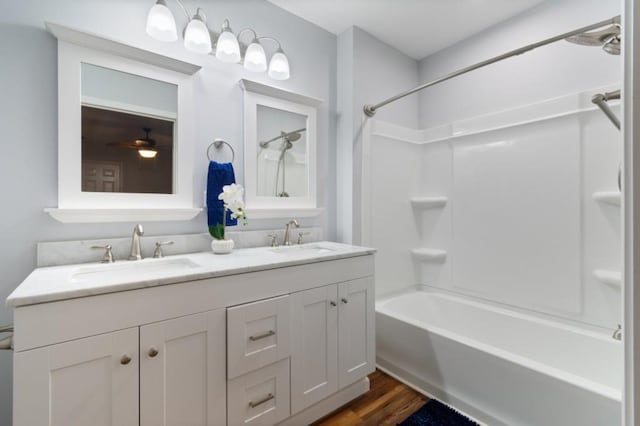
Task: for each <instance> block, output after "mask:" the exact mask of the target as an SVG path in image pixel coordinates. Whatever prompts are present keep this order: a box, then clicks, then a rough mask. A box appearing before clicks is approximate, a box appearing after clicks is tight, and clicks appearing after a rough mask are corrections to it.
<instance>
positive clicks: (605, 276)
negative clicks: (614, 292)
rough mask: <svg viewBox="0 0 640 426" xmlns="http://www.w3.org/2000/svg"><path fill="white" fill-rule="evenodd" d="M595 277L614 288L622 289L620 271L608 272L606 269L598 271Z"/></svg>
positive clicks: (594, 273)
mask: <svg viewBox="0 0 640 426" xmlns="http://www.w3.org/2000/svg"><path fill="white" fill-rule="evenodd" d="M593 276H594V277H595V278H596V279H597V280H598V281H600V282H601V283H604V284H607V285H610V286H612V287H617V288H620V287H622V273H620V272H618V271H608V270H606V269H596V270H595V271H593Z"/></svg>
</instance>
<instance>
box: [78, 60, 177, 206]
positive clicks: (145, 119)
mask: <svg viewBox="0 0 640 426" xmlns="http://www.w3.org/2000/svg"><path fill="white" fill-rule="evenodd" d="M81 73H82V78H81V80H82V109H81V111H82V120H81V121H82V157H81V158H82V191H83V192H123V193H157V194H172V193H174V146H175V140H174V139H175V137H174V135H175V126H176V117H177V86H175V85H173V84H170V83H166V82H162V81H157V80H153V79H149V78H145V77H141V76H138V75H133V74H127V73H124V72H120V71H115V70H112V69H108V68H103V67H99V66H95V65H91V64H86V63H83V64H82V67H81Z"/></svg>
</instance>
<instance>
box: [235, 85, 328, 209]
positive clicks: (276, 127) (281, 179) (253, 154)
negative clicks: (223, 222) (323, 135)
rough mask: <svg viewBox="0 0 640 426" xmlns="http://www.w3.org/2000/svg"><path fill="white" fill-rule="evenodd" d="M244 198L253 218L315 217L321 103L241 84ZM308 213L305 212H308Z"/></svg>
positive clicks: (276, 90)
mask: <svg viewBox="0 0 640 426" xmlns="http://www.w3.org/2000/svg"><path fill="white" fill-rule="evenodd" d="M241 87H242V88H243V89H244V136H245V140H244V147H245V190H246V192H245V195H246V204H247V210H249V211H251V212H252V216H254V217H255V216H256V214H257V215H259V216H264V217H279V216H283V217H286V216H289V215H291V214H293V213H292V209H293V210H296V212H295V214H296V215H297V216H305V215H309V216H312V215H315V214H317V212H318V209H317V200H316V162H317V158H316V131H317V130H316V119H317V118H316V115H317V105H318V104H319V103H320V101H319V100H318V99H315V98H309V97H306V96H302V95H298V94H295V93H291V92H287V91H284V90H281V89H277V88H273V87H271V86H265V85H262V84H260V83H256V82H252V81H248V80H242V81H241ZM305 213H306V214H305Z"/></svg>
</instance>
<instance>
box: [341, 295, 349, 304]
mask: <svg viewBox="0 0 640 426" xmlns="http://www.w3.org/2000/svg"><path fill="white" fill-rule="evenodd" d="M341 301H342V303H344V304H345V305H346V304H347V303H349V301H348V300H347V299H345V298H344V297H343V298H342V299H341Z"/></svg>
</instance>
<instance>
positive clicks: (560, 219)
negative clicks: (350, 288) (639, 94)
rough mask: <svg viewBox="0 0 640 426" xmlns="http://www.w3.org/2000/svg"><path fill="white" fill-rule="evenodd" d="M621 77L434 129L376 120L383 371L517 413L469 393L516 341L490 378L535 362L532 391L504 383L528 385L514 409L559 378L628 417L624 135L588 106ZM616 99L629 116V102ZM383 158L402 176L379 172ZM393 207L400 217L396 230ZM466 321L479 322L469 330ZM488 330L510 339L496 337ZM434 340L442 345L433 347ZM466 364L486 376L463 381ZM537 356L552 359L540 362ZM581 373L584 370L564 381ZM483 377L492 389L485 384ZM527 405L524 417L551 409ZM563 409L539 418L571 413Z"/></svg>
mask: <svg viewBox="0 0 640 426" xmlns="http://www.w3.org/2000/svg"><path fill="white" fill-rule="evenodd" d="M617 87H619V86H615V85H611V86H607V87H594V88H592V89H589V90H585V91H583V92H579V93H573V94H568V95H564V96H560V97H557V98H551V99H547V100H545V101H542V102H537V103H534V104H529V105H523V106H520V107H516V108H512V109H509V110H504V111H500V112H496V113H493V114H488V115H483V116H479V117H475V118H471V119H466V120H459V121H455V122H451V123H449V124H446V125H443V126H438V127H432V128H428V129H425V130H414V129H409V128H405V127H400V126H397V125H394V124H391V123H386V122H383V121H379V120H375V119H370V120H368V121H367V122H366V125H365V134H364V136H363V150H364V156H363V157H364V158H365V161H364V162H363V182H364V183H365V186H364V187H363V191H362V194H363V198H362V205H363V211H364V212H366V213H364V214H363V215H362V235H363V244H365V245H371V246H375V247H380V251H379V255H378V258H377V260H376V271H377V284H376V286H377V287H376V291H377V297H378V298H379V303H378V308H377V309H378V315H377V318H378V321H379V324H380V325H381V326H380V327H379V329H378V334H377V339H378V364H379V365H380V366H381V367H383V368H384V369H386V370H387V371H389V372H391V373H394V374H396V375H397V376H398V377H401V378H403V379H405V380H407V381H409V382H411V383H413V384H414V385H416V386H417V387H419V388H421V389H422V390H423V391H426V392H427V393H430V394H435V396H437V397H440V398H442V399H444V400H445V401H447V400H448V401H450V402H452V403H454V406H457V407H458V408H461V409H467V410H468V412H469V414H471V415H474V416H475V417H477V418H478V419H480V420H483V419H484V421H489V422H491V423H492V424H493V423H504V424H509V422H510V421H513V419H514V417H510V416H513V415H514V413H505V412H503V411H501V407H500V404H501V403H500V401H498V400H494V401H493V402H494V403H495V404H494V405H493V406H492V405H490V404H488V403H486V401H483V400H482V398H481V394H480V393H475V394H474V393H473V389H476V387H477V386H476V385H477V384H478V380H477V377H474V375H475V374H482V373H481V370H482V371H485V370H486V368H488V367H487V366H486V365H484V364H482V362H481V361H483V360H487V357H488V356H489V355H495V354H496V348H497V349H500V348H501V347H502V349H505V348H509V346H510V345H511V346H513V348H512V349H513V351H514V353H512V354H510V355H509V356H498V357H497V358H495V357H494V358H491V361H488V362H489V363H490V364H491V367H492V368H493V370H491V371H492V372H493V373H492V374H494V377H505V375H506V374H511V373H509V372H511V371H512V369H513V368H514V363H515V364H520V367H522V368H525V370H526V374H525V375H524V376H523V379H522V380H523V381H522V387H523V388H525V389H527V390H528V391H529V393H527V392H524V393H518V392H511V393H509V394H510V396H511V397H512V398H515V399H517V398H518V397H519V396H518V395H520V398H521V399H520V400H519V402H517V404H525V403H526V402H527V400H528V399H530V398H531V395H533V394H536V393H545V392H546V390H548V389H560V390H561V392H560V393H563V392H569V394H568V396H567V398H571V399H572V401H574V403H575V404H577V405H580V404H584V405H585V406H586V405H590V406H592V407H599V408H598V412H601V413H608V414H607V415H612V413H613V414H616V413H617V415H618V416H619V408H620V389H621V377H622V376H621V374H622V373H621V372H622V362H621V360H622V345H621V344H620V342H619V341H617V340H614V339H613V338H612V337H611V336H612V333H613V331H614V330H615V329H616V328H617V325H618V324H619V323H620V318H621V294H620V291H621V289H620V285H621V278H620V276H621V275H620V271H621V267H622V265H621V263H622V261H621V239H620V236H621V230H620V223H621V220H620V219H621V212H620V204H621V196H620V191H619V188H618V183H617V176H618V166H619V163H620V161H621V155H622V144H621V137H620V133H619V132H618V130H617V129H616V128H615V127H614V126H612V125H611V123H610V122H608V120H607V118H606V117H605V116H604V115H603V114H602V113H601V111H599V110H598V109H597V107H596V106H595V105H594V104H593V103H591V96H592V95H593V94H594V93H599V92H603V91H611V90H614V89H616V88H617ZM611 106H612V109H613V111H614V112H615V113H617V114H619V106H618V105H617V104H616V103H612V104H611ZM389 169H393V170H394V174H395V179H394V180H391V179H389V178H388V176H387V175H385V174H382V173H378V171H379V170H389ZM397 181H401V182H405V183H406V184H405V185H402V186H398V185H397V184H396V182H397ZM389 217H393V222H394V224H395V226H393V227H389V224H388V218H389ZM415 292H418V293H417V294H416V293H415ZM425 292H426V293H425ZM407 294H409V296H407ZM424 294H428V295H429V297H428V298H425V296H423V295H424ZM389 298H390V299H391V300H394V298H396V299H403V300H405V301H406V300H407V299H414V300H415V301H424V302H425V304H424V305H421V306H422V307H421V308H416V306H414V308H415V309H409V308H408V307H407V306H406V302H388V303H387V302H382V301H383V300H387V299H389ZM456 300H457V301H459V302H460V303H452V301H456ZM445 302H446V303H445ZM413 305H415V303H413ZM471 305H473V309H468V308H469V306H471ZM390 306H394V308H391V307H390ZM405 308H406V309H405ZM445 308H446V309H445ZM422 311H424V312H422ZM496 311H499V312H501V313H505V312H506V313H507V314H506V315H503V316H502V317H499V316H496V315H495V313H496ZM438 312H439V313H440V314H441V315H440V314H438ZM469 312H472V313H475V314H477V315H467V313H469ZM424 315H427V316H429V315H430V317H429V318H431V320H434V319H437V320H438V324H437V325H436V326H435V327H434V326H433V321H431V320H429V318H427V319H425V318H422V317H423V316H424ZM447 315H449V316H451V318H450V319H451V321H447V320H446V319H445V318H447ZM523 318H526V319H530V320H531V321H523V320H522V319H523ZM454 319H455V321H454ZM540 323H544V324H545V327H540V326H538V325H539V324H540ZM456 324H458V325H460V324H462V326H463V327H466V331H469V327H471V328H473V330H471V331H472V332H470V333H468V334H464V333H462V332H461V331H460V330H457V331H456ZM465 324H466V325H465ZM532 324H533V325H532ZM536 324H537V325H536ZM478 325H480V326H481V327H480V328H477V326H478ZM485 329H486V330H485ZM434 330H435V331H434ZM474 330H475V331H474ZM463 331H464V330H463ZM481 331H483V332H481ZM485 332H486V333H485ZM433 333H435V334H433ZM561 334H562V336H561ZM586 335H588V336H590V337H589V338H587V339H586V340H585V339H583V337H584V336H586ZM443 336H444V337H446V338H444V337H443ZM490 336H493V337H494V338H498V337H500V336H502V337H503V338H504V339H506V340H503V341H502V342H501V345H502V346H501V345H498V344H497V343H496V341H495V339H494V340H493V341H492V340H491V338H490ZM508 336H512V337H513V338H515V337H516V336H519V338H520V339H524V340H522V342H524V343H523V344H517V342H516V341H515V340H514V339H512V338H510V337H508ZM553 336H556V337H553ZM563 336H564V337H563ZM581 336H582V337H581ZM591 337H592V338H591ZM398 338H400V339H401V340H402V339H405V340H406V341H410V342H417V343H416V344H415V345H409V346H410V347H403V348H402V351H401V352H402V354H403V356H398V352H394V351H393V350H391V349H390V348H392V347H393V346H394V345H395V344H396V343H398V342H395V340H397V339H398ZM467 339H470V341H472V342H473V343H474V345H471V346H472V347H473V349H469V344H468V342H469V341H468V340H467ZM580 339H582V340H580ZM498 340H499V339H498ZM578 340H580V341H584V342H591V343H585V344H584V345H583V346H584V348H587V347H589V348H591V349H588V350H577V348H578V346H576V344H574V343H575V341H578ZM394 342H395V343H394ZM426 342H428V343H429V345H432V346H431V347H430V349H429V350H428V351H426V352H425V351H424V345H425V344H426ZM572 342H574V343H572ZM455 345H458V346H455ZM598 348H602V350H600V349H598ZM576 351H577V352H576ZM602 351H605V352H606V353H607V354H608V356H607V357H606V359H607V360H608V361H604V360H603V359H602V356H601V355H602V353H603V352H602ZM461 353H464V354H465V355H464V356H462V358H461V355H460V354H461ZM545 353H546V355H547V356H551V358H549V359H553V354H558V356H560V355H562V354H572V355H571V356H570V358H572V359H576V360H578V359H583V361H584V362H586V363H589V362H590V363H591V364H589V365H592V366H596V365H599V363H601V362H602V363H603V366H601V371H600V373H598V374H602V377H604V379H603V380H596V379H594V378H592V377H590V376H589V375H583V376H580V375H579V374H574V373H572V372H571V371H569V370H568V368H569V366H570V365H571V363H570V362H568V363H566V365H564V364H562V363H555V364H553V363H549V362H545V361H544V360H541V359H539V358H540V357H539V356H538V355H540V354H545ZM434 354H438V355H439V356H433V355H434ZM550 354H551V355H550ZM511 355H513V356H511ZM451 357H453V358H455V359H458V361H459V362H462V364H457V365H456V364H455V362H454V360H453V359H449V358H451ZM549 359H548V360H547V361H549ZM416 360H420V362H413V361H416ZM463 361H464V362H463ZM466 363H470V365H475V366H476V367H477V368H475V370H477V373H473V374H471V372H469V371H467V373H468V374H463V375H462V376H460V374H459V373H460V371H461V368H462V367H463V366H464V365H465V364H466ZM531 363H533V364H536V363H541V365H543V368H534V369H532V368H530V367H531ZM536 365H538V364H536ZM563 365H564V366H563ZM585 365H586V364H585ZM605 365H606V367H604V366H605ZM544 366H546V367H550V368H546V367H544ZM434 371H435V372H437V374H435V373H434ZM523 371H524V370H523ZM572 374H574V376H575V377H574V378H575V380H573V379H571V380H565V379H567V377H570V376H571V377H573V376H572ZM525 378H526V379H527V380H528V381H527V380H525ZM436 379H437V380H436ZM550 379H553V380H556V381H555V382H553V383H551V382H549V380H550ZM557 380H560V382H557ZM545 383H546V384H545ZM589 383H591V385H590V384H589ZM454 384H455V385H454ZM503 385H504V386H503ZM512 385H513V386H516V383H512ZM583 385H584V386H583ZM601 385H603V386H604V387H602V386H601ZM495 386H499V388H505V387H506V388H509V385H508V384H506V383H502V382H501V384H500V385H498V384H497V383H496V384H495ZM482 388H483V389H485V390H488V391H489V392H491V385H490V384H489V383H488V382H485V381H482ZM461 389H464V391H461ZM514 389H515V388H514ZM527 395H529V396H527ZM601 397H602V398H604V399H601ZM550 398H551V399H554V398H553V397H550ZM562 403H563V400H562V399H556V400H555V402H552V403H550V407H555V409H556V410H557V411H558V413H563V412H564V411H563V409H562ZM554 404H559V405H557V406H556V405H554ZM522 406H524V405H522ZM600 408H602V409H601V410H600ZM521 413H522V416H523V417H522V418H520V419H519V424H531V425H533V424H539V423H538V421H540V420H541V419H542V418H536V417H535V416H529V415H528V414H527V413H529V412H528V411H527V410H521ZM558 416H559V417H556V418H555V419H556V420H557V422H556V423H554V422H551V423H548V422H547V423H545V424H561V421H560V419H561V416H560V414H558ZM592 418H593V419H596V418H597V416H596V417H593V416H592ZM545 421H546V420H545ZM594 422H595V420H594ZM581 424H590V423H588V422H587V423H581ZM593 424H597V422H595V423H593Z"/></svg>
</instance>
